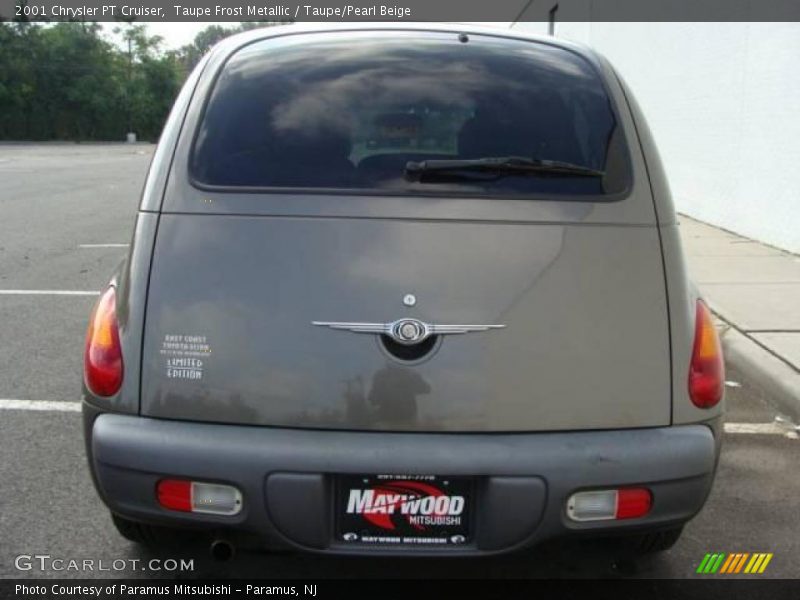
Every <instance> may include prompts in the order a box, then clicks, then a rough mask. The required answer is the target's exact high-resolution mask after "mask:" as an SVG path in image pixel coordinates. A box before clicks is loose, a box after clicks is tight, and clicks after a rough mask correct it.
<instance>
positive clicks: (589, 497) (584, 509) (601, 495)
mask: <svg viewBox="0 0 800 600" xmlns="http://www.w3.org/2000/svg"><path fill="white" fill-rule="evenodd" d="M652 506H653V494H652V492H650V490H649V489H647V488H619V489H610V490H591V491H586V492H576V493H575V494H572V496H570V497H569V499H568V500H567V516H568V517H569V518H570V519H572V520H573V521H609V520H620V519H637V518H639V517H643V516H645V515H646V514H647V513H649V512H650V508H652Z"/></svg>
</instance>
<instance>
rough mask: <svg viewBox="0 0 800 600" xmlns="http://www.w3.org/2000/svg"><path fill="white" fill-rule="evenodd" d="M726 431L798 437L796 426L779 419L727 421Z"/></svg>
mask: <svg viewBox="0 0 800 600" xmlns="http://www.w3.org/2000/svg"><path fill="white" fill-rule="evenodd" d="M725 433H735V434H754V435H782V436H785V437H787V438H790V439H795V440H796V439H798V429H797V428H796V427H795V426H793V425H791V424H789V423H783V422H778V421H773V422H771V423H725Z"/></svg>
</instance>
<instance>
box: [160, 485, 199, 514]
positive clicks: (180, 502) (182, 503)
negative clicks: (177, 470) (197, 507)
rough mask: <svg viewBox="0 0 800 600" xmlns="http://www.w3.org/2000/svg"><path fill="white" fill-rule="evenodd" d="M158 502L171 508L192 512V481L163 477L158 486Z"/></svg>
mask: <svg viewBox="0 0 800 600" xmlns="http://www.w3.org/2000/svg"><path fill="white" fill-rule="evenodd" d="M156 494H157V496H158V503H159V504H160V505H161V506H163V507H164V508H168V509H170V510H179V511H182V512H192V482H191V481H183V480H180V479H162V480H161V481H159V482H158V485H157V486H156Z"/></svg>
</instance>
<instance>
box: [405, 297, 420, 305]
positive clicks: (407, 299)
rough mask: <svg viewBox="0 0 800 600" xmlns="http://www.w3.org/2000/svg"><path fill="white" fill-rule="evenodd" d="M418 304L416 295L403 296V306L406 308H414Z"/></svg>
mask: <svg viewBox="0 0 800 600" xmlns="http://www.w3.org/2000/svg"><path fill="white" fill-rule="evenodd" d="M416 303H417V297H416V296H415V295H414V294H406V295H405V296H403V304H405V305H406V306H414V305H415V304H416Z"/></svg>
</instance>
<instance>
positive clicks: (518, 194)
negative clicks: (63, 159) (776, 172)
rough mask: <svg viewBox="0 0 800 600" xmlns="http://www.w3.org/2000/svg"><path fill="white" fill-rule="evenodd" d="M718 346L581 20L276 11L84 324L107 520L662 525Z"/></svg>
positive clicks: (231, 527) (517, 541)
mask: <svg viewBox="0 0 800 600" xmlns="http://www.w3.org/2000/svg"><path fill="white" fill-rule="evenodd" d="M722 386H723V365H722V356H721V352H720V347H719V342H718V339H717V335H716V332H715V329H714V326H713V323H712V320H711V316H710V314H709V311H708V310H707V308H706V307H705V306H704V304H703V303H702V301H701V300H700V299H698V297H697V294H696V291H695V289H694V288H693V287H692V286H691V284H689V283H688V281H687V277H686V272H685V268H684V264H683V259H682V254H681V247H680V241H679V235H678V228H677V223H676V219H675V213H674V209H673V206H672V203H671V200H670V193H669V189H668V186H667V182H666V180H665V176H664V172H663V170H662V167H661V164H660V162H659V158H658V154H657V151H656V148H655V146H654V143H653V140H652V137H651V135H650V133H649V130H648V128H647V125H646V123H645V121H644V118H643V117H642V114H641V112H640V110H639V108H638V107H637V105H636V102H635V101H634V99H633V97H632V96H631V94H630V91H629V90H628V89H627V88H626V86H625V84H624V83H623V82H622V81H621V80H620V78H619V77H618V76H617V74H616V73H615V71H614V69H613V68H612V67H611V65H609V63H608V62H607V61H606V60H605V59H604V58H602V57H600V56H598V55H597V54H595V53H593V52H591V51H589V50H587V49H585V48H582V47H578V46H574V45H571V44H567V43H562V42H556V41H553V40H552V39H534V38H519V37H515V36H514V35H513V34H512V33H507V32H500V31H496V30H482V29H479V28H475V29H473V28H469V27H467V28H466V29H464V28H463V27H460V26H459V27H451V26H438V25H432V24H427V25H402V26H376V27H375V28H372V29H370V28H364V27H358V28H354V27H352V26H351V27H347V26H343V27H338V28H336V27H334V28H331V27H330V26H326V27H319V26H316V27H305V28H300V27H296V26H286V27H274V28H269V29H265V30H258V31H252V32H249V33H246V34H242V35H238V36H234V37H232V38H229V39H227V40H226V41H224V42H222V43H221V44H220V45H218V46H217V47H216V48H215V49H214V50H213V51H212V52H211V53H210V54H209V55H208V56H207V57H206V58H205V59H204V60H203V61H202V62H201V63H200V64H199V65H198V67H197V68H196V69H195V71H194V73H193V74H192V75H191V77H190V78H189V80H188V81H187V82H186V85H185V86H184V88H183V91H182V92H181V94H180V96H179V97H178V99H177V101H176V103H175V106H174V109H173V111H172V114H171V116H170V118H169V120H168V122H167V124H166V126H165V129H164V132H163V135H162V137H161V140H160V142H159V145H158V149H157V151H156V153H155V155H154V158H153V162H152V165H151V167H150V172H149V174H148V176H147V181H146V184H145V187H144V192H143V196H142V200H141V206H140V210H139V213H138V218H137V221H136V228H135V232H134V235H133V242H132V245H131V248H130V252H129V255H128V257H127V259H126V260H125V261H124V262H123V264H122V265H121V266H120V268H119V270H118V272H117V273H116V275H114V277H113V278H112V280H111V283H110V285H109V287H108V288H106V289H105V291H104V292H103V293H102V295H101V297H100V300H99V302H98V304H97V306H96V308H95V310H94V313H93V315H92V317H91V322H90V326H89V331H88V335H87V340H86V348H85V372H84V392H83V398H84V422H85V435H86V440H87V449H88V455H89V464H90V467H91V471H92V474H93V477H94V482H95V484H96V487H97V490H98V492H99V494H100V496H101V497H102V499H103V501H104V502H105V503H106V504H107V505H108V508H109V509H110V511H111V513H112V515H113V519H114V522H115V524H116V525H117V527H118V529H119V530H120V532H121V533H123V535H125V536H126V537H128V538H130V539H133V540H135V541H141V542H147V541H151V542H152V541H156V542H157V541H158V540H159V539H160V538H161V536H162V534H166V533H170V534H172V532H174V531H175V530H178V529H194V530H200V531H204V532H206V533H207V534H208V535H209V536H211V537H212V539H217V540H225V541H226V543H236V542H237V540H243V539H248V540H256V541H257V542H258V543H259V544H263V545H264V546H265V547H283V548H296V549H304V550H311V551H318V552H329V553H341V554H345V553H361V554H380V553H382V554H392V553H396V554H409V555H415V554H429V555H431V554H435V555H442V556H443V555H479V554H489V553H496V552H502V551H508V550H513V549H518V548H523V547H527V546H531V545H535V544H536V543H539V542H541V541H544V540H547V539H551V538H555V537H563V536H580V535H590V536H595V537H609V536H610V537H614V536H616V537H618V538H620V537H621V538H622V539H624V540H625V542H626V545H629V546H631V547H635V548H637V549H638V551H649V550H663V549H666V548H668V547H669V546H671V545H672V544H673V543H674V542H675V541H676V540H677V539H678V535H679V534H680V531H681V527H682V526H683V525H684V523H686V522H687V521H688V520H689V519H691V518H692V517H693V516H694V515H695V514H696V513H697V512H698V511H699V510H700V508H701V507H702V505H703V503H704V501H705V499H706V497H707V495H708V493H709V490H710V488H711V484H712V480H713V477H714V473H715V469H716V464H717V458H718V456H719V448H720V438H721V414H722V402H721V400H722V391H723V387H722Z"/></svg>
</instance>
